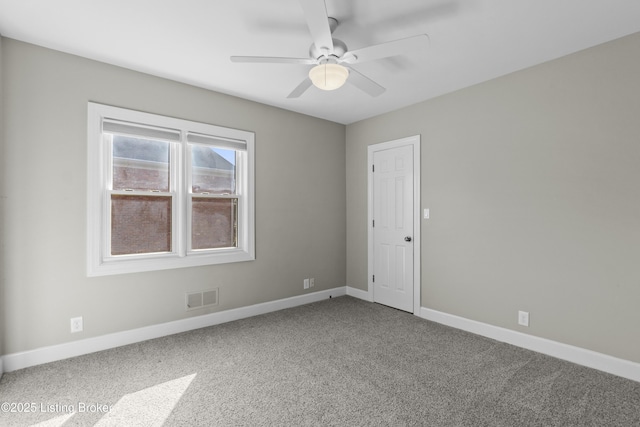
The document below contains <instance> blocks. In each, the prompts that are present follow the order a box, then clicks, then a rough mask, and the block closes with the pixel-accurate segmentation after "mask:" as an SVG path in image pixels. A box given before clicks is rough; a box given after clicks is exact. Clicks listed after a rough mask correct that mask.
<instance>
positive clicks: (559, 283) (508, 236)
mask: <svg viewBox="0 0 640 427" xmlns="http://www.w3.org/2000/svg"><path fill="white" fill-rule="evenodd" d="M638 52H640V34H634V35H631V36H629V37H626V38H623V39H619V40H617V41H613V42H610V43H607V44H604V45H601V46H597V47H594V48H592V49H588V50H586V51H582V52H579V53H577V54H574V55H571V56H567V57H564V58H561V59H558V60H555V61H552V62H548V63H545V64H542V65H539V66H536V67H533V68H530V69H527V70H523V71H520V72H517V73H514V74H510V75H507V76H504V77H501V78H498V79H495V80H492V81H489V82H486V83H483V84H480V85H476V86H473V87H470V88H467V89H464V90H460V91H458V92H455V93H452V94H449V95H445V96H442V97H439V98H437V99H433V100H430V101H427V102H423V103H420V104H417V105H414V106H411V107H408V108H405V109H402V110H400V111H395V112H392V113H389V114H385V115H382V116H379V117H376V118H372V119H369V120H365V121H362V122H358V123H355V124H352V125H349V126H347V148H346V157H347V232H348V234H347V284H348V285H349V286H352V287H356V288H359V289H362V290H365V289H366V288H367V240H366V239H367V236H366V233H367V226H366V217H367V204H366V194H367V191H366V190H367V181H366V178H367V169H366V158H367V146H368V145H369V144H373V143H378V142H383V141H388V140H393V139H397V138H401V137H405V136H410V135H416V134H420V135H421V136H422V159H421V160H422V182H421V185H422V195H421V196H422V207H423V208H430V209H431V219H430V220H422V265H421V267H422V288H421V291H422V301H421V303H422V306H423V307H427V308H431V309H435V310H439V311H442V312H445V313H450V314H453V315H458V316H462V317H465V318H468V319H472V320H476V321H480V322H485V323H488V324H491V325H496V326H499V327H504V328H509V329H514V330H519V331H522V332H525V333H529V334H533V335H536V336H540V337H544V338H548V339H551V340H555V341H559V342H563V343H567V344H571V345H575V346H579V347H582V348H586V349H591V350H594V351H597V352H601V353H605V354H610V355H613V356H616V357H620V358H623V359H628V360H631V361H634V362H640V340H638V326H639V325H640V309H638V303H639V302H640V78H639V76H640V55H638ZM518 310H526V311H529V312H530V313H531V326H530V327H529V328H523V327H519V326H518V325H517V311H518Z"/></svg>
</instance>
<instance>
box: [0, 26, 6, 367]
mask: <svg viewBox="0 0 640 427" xmlns="http://www.w3.org/2000/svg"><path fill="white" fill-rule="evenodd" d="M2 53H3V38H2V36H1V35H0V356H1V355H3V354H4V323H5V322H4V313H5V310H4V276H5V266H4V228H5V227H4V209H5V207H4V206H5V203H4V201H5V199H6V193H5V183H6V182H7V180H6V177H5V175H4V170H5V162H4V160H5V155H4V115H3V114H2V108H3V105H4V101H3V100H4V97H3V91H2V87H3V86H4V84H3V83H4V80H3V72H2V70H3V68H2V64H3V63H4V61H3V58H2ZM0 363H1V362H0ZM0 376H2V366H0Z"/></svg>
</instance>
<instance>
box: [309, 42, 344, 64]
mask: <svg viewBox="0 0 640 427" xmlns="http://www.w3.org/2000/svg"><path fill="white" fill-rule="evenodd" d="M331 40H333V51H330V50H329V49H328V48H327V47H317V46H316V45H315V43H314V44H312V45H311V47H310V48H309V56H311V57H312V58H315V59H317V60H321V59H325V58H331V57H335V58H342V56H343V55H344V54H345V53H346V52H347V45H346V44H345V43H344V42H343V41H342V40H338V39H331Z"/></svg>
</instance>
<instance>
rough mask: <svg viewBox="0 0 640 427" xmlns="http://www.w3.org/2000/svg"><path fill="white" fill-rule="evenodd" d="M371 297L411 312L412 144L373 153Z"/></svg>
mask: <svg viewBox="0 0 640 427" xmlns="http://www.w3.org/2000/svg"><path fill="white" fill-rule="evenodd" d="M373 163H374V172H373V221H374V223H373V252H374V253H373V259H374V266H373V274H374V281H373V300H374V301H375V302H378V303H380V304H384V305H388V306H390V307H394V308H397V309H400V310H404V311H409V312H413V307H414V304H413V292H414V290H413V279H414V278H413V263H414V259H413V258H414V257H413V233H414V230H413V223H414V221H413V220H414V218H413V212H414V206H413V194H414V192H413V182H414V181H413V173H414V171H413V146H412V145H406V146H401V147H397V148H391V149H386V150H380V151H375V152H374V154H373Z"/></svg>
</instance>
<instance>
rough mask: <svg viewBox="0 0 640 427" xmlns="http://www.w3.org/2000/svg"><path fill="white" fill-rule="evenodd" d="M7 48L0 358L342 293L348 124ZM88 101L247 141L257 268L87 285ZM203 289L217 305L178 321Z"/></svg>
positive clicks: (13, 44) (248, 265)
mask: <svg viewBox="0 0 640 427" xmlns="http://www.w3.org/2000/svg"><path fill="white" fill-rule="evenodd" d="M2 42H3V52H2V58H3V61H2V64H3V67H2V71H3V78H4V80H3V82H4V105H5V111H4V119H5V121H4V122H5V125H6V126H5V153H4V156H3V164H2V170H3V174H4V175H3V182H4V183H5V184H6V186H5V187H6V188H5V190H6V194H4V196H6V200H5V201H6V206H5V208H6V209H5V212H4V215H5V216H4V226H5V228H4V232H5V235H4V236H3V241H4V242H5V244H6V248H7V249H8V250H7V251H6V252H5V254H4V256H3V258H2V262H4V268H3V271H4V274H5V275H6V283H5V291H6V300H5V304H4V307H3V308H4V310H3V312H4V313H5V316H6V319H5V322H6V323H5V326H6V331H7V333H6V335H5V337H4V353H5V354H10V353H14V352H20V351H25V350H30V349H35V348H38V347H42V346H48V345H53V344H60V343H64V342H68V341H72V340H76V339H81V338H88V337H94V336H99V335H103V334H107V333H112V332H118V331H123V330H129V329H133V328H138V327H143V326H147V325H154V324H158V323H162V322H167V321H172V320H177V319H181V318H185V317H189V316H194V315H198V314H204V313H208V312H211V311H220V310H225V309H231V308H236V307H241V306H247V305H251V304H255V303H261V302H265V301H271V300H276V299H281V298H286V297H291V296H295V295H301V294H303V293H305V292H309V291H303V288H302V281H303V279H304V278H306V277H314V278H315V288H314V289H313V290H314V291H320V290H323V289H329V288H334V287H338V286H344V285H345V275H346V266H345V259H346V253H345V251H346V249H345V247H346V239H345V203H346V202H345V169H346V167H345V156H344V147H345V127H344V126H343V125H339V124H335V123H331V122H328V121H324V120H319V119H314V118H311V117H308V116H304V115H299V114H295V113H291V112H287V111H284V110H280V109H277V108H272V107H268V106H265V105H261V104H258V103H253V102H249V101H245V100H241V99H238V98H234V97H230V96H225V95H222V94H218V93H214V92H211V91H207V90H203V89H199V88H195V87H192V86H188V85H184V84H180V83H176V82H172V81H168V80H164V79H160V78H156V77H152V76H149V75H145V74H141V73H137V72H133V71H130V70H125V69H122V68H118V67H114V66H110V65H106V64H103V63H99V62H95V61H91V60H87V59H83V58H79V57H75V56H71V55H67V54H63V53H60V52H56V51H52V50H48V49H44V48H41V47H36V46H33V45H29V44H25V43H21V42H18V41H15V40H11V39H6V38H5V39H3V40H2ZM88 101H95V102H100V103H104V104H109V105H115V106H121V107H125V108H130V109H135V110H142V111H147V112H152V113H157V114H163V115H167V116H172V117H179V118H184V119H189V120H195V121H202V122H207V123H213V124H216V125H221V126H227V127H233V128H237V129H243V130H249V131H253V132H255V133H256V176H257V178H256V229H257V235H256V256H257V259H256V261H252V262H245V263H236V264H230V265H221V266H207V267H197V268H185V269H175V270H166V271H161V272H151V273H139V274H126V275H119V276H109V277H98V278H87V277H86V276H85V248H86V243H85V216H86V214H85V212H86V191H87V188H86V176H87V166H86V157H87V149H86V145H87V123H86V120H87V102H88ZM208 287H219V288H220V306H219V307H217V308H215V309H214V310H204V311H197V312H186V311H185V310H184V293H185V292H187V291H192V290H201V289H203V288H208ZM74 316H83V317H84V329H85V330H84V332H82V333H79V334H73V335H71V334H70V332H69V319H70V318H71V317H74Z"/></svg>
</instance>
